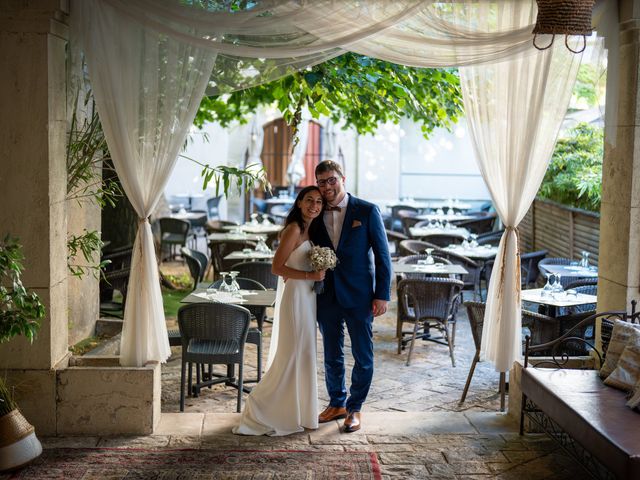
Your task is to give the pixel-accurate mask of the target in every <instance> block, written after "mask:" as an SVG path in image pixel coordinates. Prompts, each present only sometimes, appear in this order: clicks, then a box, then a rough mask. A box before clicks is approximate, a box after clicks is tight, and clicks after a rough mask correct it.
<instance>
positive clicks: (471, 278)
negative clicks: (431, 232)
mask: <svg viewBox="0 0 640 480" xmlns="http://www.w3.org/2000/svg"><path fill="white" fill-rule="evenodd" d="M435 254H436V255H439V256H441V257H444V258H446V259H448V260H449V261H450V262H451V263H453V264H454V265H461V266H462V267H464V269H465V270H466V271H467V272H469V273H468V274H467V275H464V277H463V282H464V289H463V290H467V291H471V292H473V295H474V298H475V295H476V292H479V291H480V275H481V273H482V265H481V264H479V263H477V262H475V261H473V260H471V259H470V258H468V257H465V256H464V255H458V254H457V253H453V252H448V251H447V250H442V249H439V248H438V249H436V250H435Z"/></svg>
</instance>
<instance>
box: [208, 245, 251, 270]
mask: <svg viewBox="0 0 640 480" xmlns="http://www.w3.org/2000/svg"><path fill="white" fill-rule="evenodd" d="M255 246H256V242H253V241H251V240H224V241H217V240H215V241H211V242H209V250H210V252H211V265H212V266H213V278H214V280H217V279H218V278H220V272H228V271H229V270H230V269H231V266H232V265H233V264H234V263H235V262H236V260H225V259H224V257H225V256H226V255H227V254H229V253H231V252H233V251H236V250H242V249H244V248H251V249H253V248H255Z"/></svg>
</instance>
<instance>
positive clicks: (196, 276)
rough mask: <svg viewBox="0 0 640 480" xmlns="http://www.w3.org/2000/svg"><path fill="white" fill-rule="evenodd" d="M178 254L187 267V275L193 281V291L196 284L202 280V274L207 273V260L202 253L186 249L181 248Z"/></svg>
mask: <svg viewBox="0 0 640 480" xmlns="http://www.w3.org/2000/svg"><path fill="white" fill-rule="evenodd" d="M180 254H181V255H182V257H183V258H184V259H185V260H186V261H187V267H189V273H190V274H191V278H192V279H193V290H195V289H196V287H197V286H198V283H200V282H202V281H203V280H204V274H205V272H206V271H207V266H208V265H209V259H208V258H207V256H206V255H205V254H204V253H202V252H200V251H198V250H192V249H191V248H186V247H182V248H181V249H180Z"/></svg>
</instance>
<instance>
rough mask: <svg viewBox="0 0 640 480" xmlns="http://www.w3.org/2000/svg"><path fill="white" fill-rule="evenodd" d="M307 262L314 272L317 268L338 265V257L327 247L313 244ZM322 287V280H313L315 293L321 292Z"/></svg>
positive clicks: (323, 268)
mask: <svg viewBox="0 0 640 480" xmlns="http://www.w3.org/2000/svg"><path fill="white" fill-rule="evenodd" d="M309 263H311V268H312V269H313V271H314V272H317V271H318V270H333V269H334V268H336V265H338V257H337V256H336V252H334V251H333V250H332V249H331V248H329V247H320V246H318V245H313V246H312V247H311V249H310V250H309ZM323 289H324V282H322V281H321V282H315V283H314V284H313V290H315V292H316V293H322V291H323Z"/></svg>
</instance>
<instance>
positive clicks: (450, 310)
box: [396, 277, 464, 367]
mask: <svg viewBox="0 0 640 480" xmlns="http://www.w3.org/2000/svg"><path fill="white" fill-rule="evenodd" d="M463 286H464V284H463V283H462V282H461V281H460V280H456V279H453V278H442V277H430V278H424V279H406V280H402V281H401V282H400V283H399V284H398V316H397V327H396V330H397V332H398V354H400V353H401V352H402V350H403V349H404V347H405V346H406V344H407V343H409V353H408V355H407V363H406V364H407V366H408V365H409V363H410V362H411V354H412V352H413V348H414V345H415V341H416V338H421V339H424V340H428V341H431V342H435V343H439V344H441V345H447V346H448V347H449V356H450V357H451V364H452V365H453V366H454V367H455V366H456V361H455V356H454V353H453V348H454V344H455V336H456V310H457V307H458V303H459V299H460V294H461V292H462V287H463ZM404 323H412V324H413V330H412V331H410V332H404V331H403V330H402V325H403V324H404ZM420 328H423V329H424V332H423V333H421V334H420V335H418V330H419V329H420ZM432 329H434V330H437V331H439V332H440V333H441V335H442V336H441V337H434V336H432V335H431V330H432ZM405 334H410V335H411V337H410V338H409V339H405V338H404V335H405Z"/></svg>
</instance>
